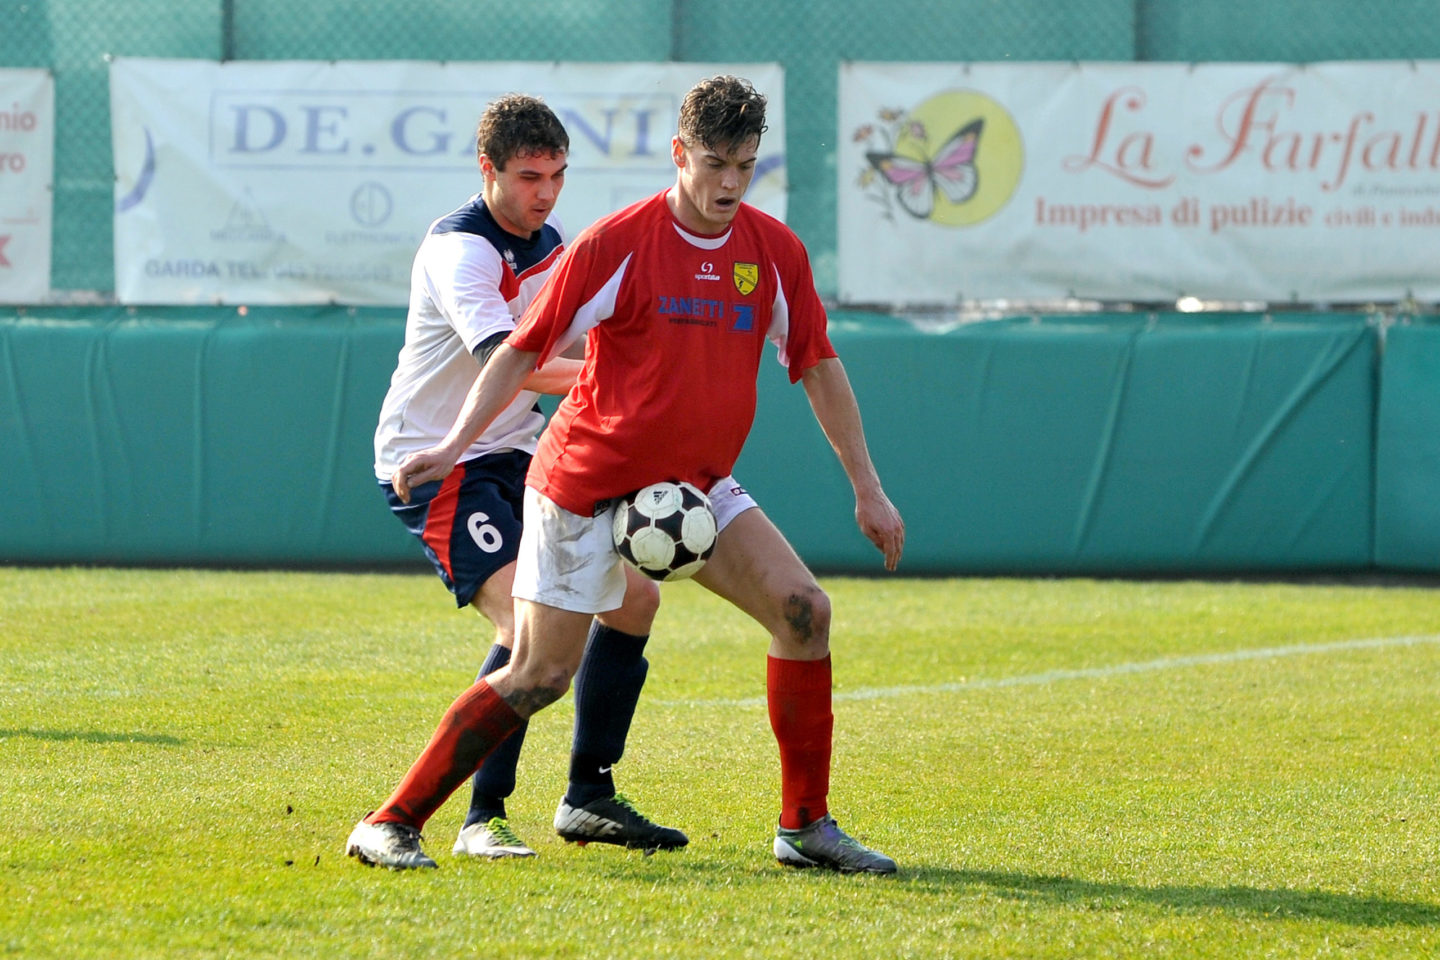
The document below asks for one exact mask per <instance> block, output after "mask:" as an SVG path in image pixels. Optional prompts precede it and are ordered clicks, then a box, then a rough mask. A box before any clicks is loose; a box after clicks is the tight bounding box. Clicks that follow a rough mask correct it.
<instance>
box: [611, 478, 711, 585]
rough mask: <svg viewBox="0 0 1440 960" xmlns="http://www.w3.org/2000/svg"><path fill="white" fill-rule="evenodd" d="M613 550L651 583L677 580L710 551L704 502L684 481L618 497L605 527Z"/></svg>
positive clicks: (708, 509)
mask: <svg viewBox="0 0 1440 960" xmlns="http://www.w3.org/2000/svg"><path fill="white" fill-rule="evenodd" d="M611 533H612V534H613V535H614V538H615V549H616V550H618V551H619V552H620V556H622V557H624V558H625V561H626V562H627V563H629V564H630V565H631V566H633V567H634V568H635V569H636V570H639V571H640V572H641V573H643V574H645V576H647V577H649V578H651V579H652V580H683V579H685V578H686V577H692V576H694V575H695V574H696V572H698V571H699V569H700V568H701V567H703V566H705V561H706V560H707V559H709V557H710V554H711V553H712V552H713V551H714V550H715V536H716V529H715V511H714V510H713V509H711V507H710V498H709V497H707V496H705V494H704V493H702V492H701V491H700V488H699V487H696V486H694V485H693V484H689V483H684V482H680V483H671V482H669V481H666V482H664V483H652V484H650V486H648V487H644V488H642V489H640V490H637V491H636V492H634V493H632V494H630V495H629V496H628V497H622V498H621V499H620V502H619V503H618V504H616V505H615V522H614V526H613V527H611Z"/></svg>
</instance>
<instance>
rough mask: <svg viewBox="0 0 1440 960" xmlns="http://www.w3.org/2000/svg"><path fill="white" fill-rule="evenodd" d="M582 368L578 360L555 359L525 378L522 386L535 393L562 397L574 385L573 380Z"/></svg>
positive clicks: (582, 365)
mask: <svg viewBox="0 0 1440 960" xmlns="http://www.w3.org/2000/svg"><path fill="white" fill-rule="evenodd" d="M584 366H585V364H583V363H581V362H580V361H579V360H567V359H566V358H564V357H556V358H555V359H554V360H551V361H550V362H549V363H547V364H545V365H544V366H543V367H541V368H540V369H539V370H536V371H534V372H533V373H531V374H530V376H528V377H526V378H525V383H524V385H523V386H524V388H525V389H526V390H534V391H535V392H536V393H554V394H560V395H564V394H567V393H569V392H570V388H571V387H572V386H574V385H575V378H576V377H578V376H580V369H581V368H582V367H584Z"/></svg>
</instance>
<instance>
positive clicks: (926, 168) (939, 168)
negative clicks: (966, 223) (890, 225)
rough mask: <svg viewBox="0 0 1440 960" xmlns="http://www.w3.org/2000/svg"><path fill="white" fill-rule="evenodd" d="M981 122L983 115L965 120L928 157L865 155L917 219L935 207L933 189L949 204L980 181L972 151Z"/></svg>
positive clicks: (977, 142) (962, 198)
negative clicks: (921, 158)
mask: <svg viewBox="0 0 1440 960" xmlns="http://www.w3.org/2000/svg"><path fill="white" fill-rule="evenodd" d="M984 126H985V120H984V119H983V118H980V119H976V120H972V121H970V122H969V123H967V124H965V126H963V127H961V128H960V129H959V130H958V131H957V132H956V133H955V135H954V136H952V137H951V138H950V139H948V140H946V141H945V142H944V143H943V144H941V145H940V149H939V150H936V151H935V154H934V155H933V156H932V157H931V158H930V159H929V160H916V159H914V158H912V157H905V156H901V155H899V154H896V153H881V152H875V151H872V152H867V153H866V154H865V159H867V160H869V161H870V165H871V166H872V167H874V168H875V170H876V172H878V173H879V174H880V176H881V177H883V178H884V179H885V182H886V183H888V184H890V185H891V186H892V187H894V188H895V195H896V198H897V199H898V200H899V201H900V206H902V207H904V208H905V212H906V213H908V214H910V215H911V216H912V217H915V218H916V219H917V220H928V219H929V218H930V214H932V213H933V212H934V211H935V193H936V191H937V190H938V191H939V192H940V193H942V194H944V195H945V199H946V200H948V201H949V202H950V203H952V204H959V203H964V202H965V201H966V200H969V199H970V198H971V197H972V196H974V195H975V190H976V188H977V187H978V186H979V185H980V174H979V172H978V171H976V169H975V152H976V150H977V149H978V148H979V145H980V132H981V130H983V129H984Z"/></svg>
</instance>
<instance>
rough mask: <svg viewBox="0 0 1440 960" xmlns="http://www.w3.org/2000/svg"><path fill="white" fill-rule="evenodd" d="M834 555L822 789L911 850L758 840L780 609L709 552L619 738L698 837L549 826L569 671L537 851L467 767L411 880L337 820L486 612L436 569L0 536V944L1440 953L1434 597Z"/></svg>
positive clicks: (178, 950) (429, 722)
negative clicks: (502, 830) (484, 802)
mask: <svg viewBox="0 0 1440 960" xmlns="http://www.w3.org/2000/svg"><path fill="white" fill-rule="evenodd" d="M825 585H826V587H827V589H829V591H830V592H831V595H832V597H833V599H834V604H835V611H836V614H835V626H834V631H833V648H834V650H835V682H836V694H837V697H836V703H835V714H836V750H835V762H834V777H833V788H832V792H831V807H832V810H833V812H834V813H835V814H836V816H837V818H838V819H839V820H840V822H841V824H842V825H843V826H845V827H846V828H847V829H848V830H850V831H851V832H853V833H854V834H856V835H857V836H859V837H860V838H862V839H864V840H865V841H866V842H868V843H871V844H872V845H874V846H876V847H878V848H880V849H882V850H884V851H886V852H887V853H890V854H891V855H893V856H894V857H895V858H896V859H897V860H898V861H899V862H900V864H901V874H900V875H899V876H898V877H895V878H879V877H842V876H835V875H829V874H820V873H816V872H813V871H812V872H795V871H789V870H785V869H782V868H780V867H779V866H777V865H776V864H775V862H774V860H773V858H772V857H771V855H770V852H769V846H770V838H771V836H772V832H773V826H774V822H775V818H776V815H777V812H778V773H777V761H776V751H775V747H774V742H773V739H772V738H771V735H770V732H769V728H768V725H767V721H766V715H765V709H764V706H763V692H764V639H763V638H762V637H760V636H759V635H758V633H757V630H756V628H755V627H754V626H753V625H752V624H751V623H750V622H749V621H747V620H746V619H744V618H743V617H742V616H741V615H740V614H738V613H737V612H736V611H734V610H732V609H731V608H729V607H728V606H726V605H725V604H723V603H721V602H720V601H717V600H715V599H714V598H713V597H710V596H709V595H708V594H705V593H704V592H703V591H702V590H700V589H699V588H697V587H695V586H694V585H691V584H679V585H673V586H667V587H665V589H664V591H663V592H664V604H663V609H662V612H661V617H660V620H659V622H658V624H657V629H656V632H655V637H654V639H653V640H652V642H651V646H650V648H649V655H650V659H651V671H650V680H649V683H648V685H647V687H646V692H645V696H644V698H643V699H642V701H641V704H640V710H639V714H638V717H637V719H636V723H635V727H634V730H633V733H632V737H631V743H630V748H629V750H628V752H627V755H626V758H625V762H624V763H623V764H622V766H621V767H620V768H619V769H618V770H617V775H618V777H619V781H620V784H621V787H622V789H623V790H624V791H626V792H627V793H628V794H629V795H630V796H632V798H634V799H635V800H636V801H637V802H638V803H639V804H640V806H641V807H642V809H644V810H646V811H648V812H650V813H652V814H653V815H654V816H655V817H656V818H657V819H659V820H662V821H663V822H667V823H671V824H675V825H677V826H680V827H682V828H683V829H685V830H686V831H687V832H688V833H689V835H690V837H691V841H692V842H691V844H690V847H689V848H688V849H686V850H684V851H682V852H678V853H673V854H656V855H654V856H651V857H645V856H643V855H642V854H641V853H639V852H633V851H624V850H619V849H614V848H610V847H603V846H598V845H591V846H589V847H586V848H583V849H582V848H579V847H575V846H567V845H565V844H563V843H562V842H560V841H559V840H558V838H556V837H555V836H554V834H553V833H552V832H551V830H550V828H549V821H550V817H551V816H552V815H553V812H554V807H555V804H556V802H557V800H558V799H559V797H560V793H561V791H562V789H563V785H564V777H565V769H566V758H567V756H566V755H567V749H568V742H569V732H570V731H569V728H570V723H571V721H572V719H573V712H572V708H571V702H570V700H569V698H567V699H566V700H564V701H562V702H561V703H560V704H557V705H556V706H555V707H552V708H551V709H550V710H548V711H546V712H545V713H542V714H541V715H540V716H539V717H538V718H537V719H536V720H535V721H534V722H533V723H532V724H531V731H530V739H529V742H528V744H527V747H526V753H525V756H524V759H523V761H522V764H521V771H520V776H521V785H520V788H519V790H518V791H517V793H516V795H515V796H514V797H513V798H512V800H511V805H510V806H511V814H512V820H513V822H514V824H515V826H516V828H517V830H518V831H519V832H520V834H521V835H522V836H523V837H525V838H526V839H527V840H529V841H530V842H531V844H532V845H533V846H534V847H536V849H537V850H538V851H539V853H540V856H539V857H538V858H536V859H534V860H528V861H519V862H515V861H512V862H502V863H488V862H468V861H461V860H458V859H456V858H454V857H453V856H451V854H450V852H449V851H450V845H451V843H452V842H453V841H454V834H455V832H456V830H457V829H458V828H459V826H460V822H461V820H462V818H463V816H464V807H465V803H466V801H467V800H468V787H467V788H464V790H462V793H461V794H460V795H457V796H456V797H455V798H454V799H452V800H451V801H450V803H448V804H447V805H446V806H445V807H444V808H442V810H441V811H440V813H439V814H437V815H436V817H435V818H434V819H433V820H432V821H431V823H430V824H429V826H428V827H427V831H426V835H427V848H428V850H429V851H430V852H431V853H432V854H434V855H435V856H436V859H437V860H439V862H440V866H441V869H439V870H436V871H426V872H423V873H407V874H396V873H391V872H388V871H384V870H375V869H367V868H365V867H362V866H360V865H359V864H357V863H356V862H355V861H353V860H347V859H346V858H345V857H344V856H343V853H342V845H343V842H344V840H345V837H346V835H347V833H348V832H349V830H350V827H351V826H352V824H353V823H354V821H355V820H356V819H357V818H358V817H360V816H361V815H362V814H364V813H365V812H366V811H367V810H369V809H371V808H372V807H374V806H375V805H376V804H378V803H379V802H380V801H381V800H382V799H384V797H385V796H386V794H388V792H389V790H390V789H391V787H392V786H393V785H394V783H395V782H396V780H397V779H398V778H399V777H400V775H401V774H402V773H403V772H404V770H405V769H406V767H407V766H408V765H409V762H410V761H411V759H412V758H413V756H414V755H415V753H416V751H417V750H418V749H419V748H420V746H421V745H423V743H424V742H425V740H426V739H427V738H428V737H429V735H430V732H431V730H432V729H433V727H434V724H435V722H436V720H437V719H438V718H439V716H440V714H441V712H442V711H443V710H444V709H445V707H446V706H447V705H448V704H449V702H450V700H451V699H452V698H453V697H454V696H455V695H456V694H457V693H459V692H460V691H461V690H462V689H464V688H465V687H466V686H467V685H468V683H469V682H470V680H471V678H472V677H473V673H474V670H475V668H476V667H477V665H478V663H479V661H480V659H481V657H482V656H483V653H484V651H485V649H486V647H487V646H488V643H489V630H488V628H487V627H486V625H485V624H484V623H483V621H481V620H480V619H479V618H478V617H476V616H474V615H473V614H472V613H469V612H459V611H455V610H454V609H453V608H451V607H449V606H448V603H449V600H448V596H447V595H446V594H445V593H444V591H443V589H442V588H441V587H440V585H439V584H438V582H436V581H435V580H434V579H433V578H432V577H430V576H428V575H425V574H416V575H355V574H320V573H260V572H246V573H227V572H205V571H143V570H77V569H61V570H47V569H0V619H3V625H0V798H3V803H0V812H3V817H4V821H3V822H4V826H3V830H0V956H4V955H15V956H24V957H46V956H56V957H136V958H140V957H144V958H153V957H217V958H218V957H312V956H313V957H339V956H344V957H424V956H436V957H442V956H443V957H452V956H486V957H490V956H494V957H537V958H540V957H562V958H563V957H604V956H616V957H796V958H802V957H803V958H807V960H822V958H829V957H845V958H852V957H886V958H888V957H927V958H928V957H977V958H978V957H1053V958H1083V957H1146V958H1151V957H1215V958H1227V960H1229V958H1237V957H1267V958H1270V957H1274V958H1287V957H1294V958H1311V957H1366V958H1371V957H1416V958H1420V957H1434V956H1436V955H1437V954H1440V891H1437V876H1440V817H1437V809H1436V807H1437V794H1440V759H1437V745H1440V712H1437V692H1440V642H1437V639H1440V593H1437V592H1435V591H1432V590H1429V589H1423V588H1414V587H1384V586H1345V585H1299V584H1257V583H1239V584H1234V583H1198V582H1160V583H1136V582H1121V581H1089V580H980V579H975V580H965V579H961V580H921V581H916V580H904V579H875V580H847V579H828V580H826V581H825ZM1400 638H1413V640H1412V641H1410V642H1406V641H1404V640H1402V639H1400ZM1360 640H1379V641H1383V642H1380V643H1376V644H1370V645H1364V644H1357V643H1352V641H1360ZM1297 648H1302V649H1297Z"/></svg>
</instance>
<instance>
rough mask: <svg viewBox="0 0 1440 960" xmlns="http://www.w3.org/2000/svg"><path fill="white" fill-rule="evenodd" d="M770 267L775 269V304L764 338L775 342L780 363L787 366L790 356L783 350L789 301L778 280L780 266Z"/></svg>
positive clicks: (788, 318) (787, 322) (786, 332)
mask: <svg viewBox="0 0 1440 960" xmlns="http://www.w3.org/2000/svg"><path fill="white" fill-rule="evenodd" d="M771 269H772V270H774V271H775V305H774V308H773V312H772V313H771V315H770V327H769V329H767V330H766V331H765V338H766V339H767V340H769V341H770V342H771V343H773V344H775V349H776V351H777V352H778V353H779V360H780V363H781V365H782V366H785V367H789V366H790V357H789V355H788V354H786V352H785V345H786V342H787V341H788V340H789V338H790V303H789V301H787V300H786V299H785V285H784V284H783V283H781V282H780V268H779V267H776V266H775V265H774V264H771Z"/></svg>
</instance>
